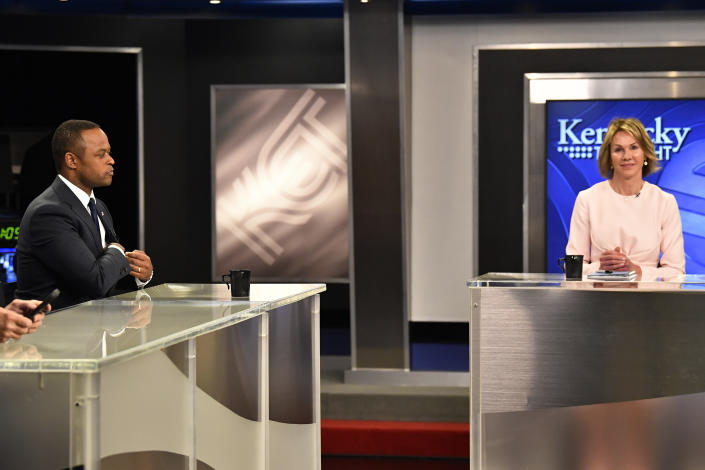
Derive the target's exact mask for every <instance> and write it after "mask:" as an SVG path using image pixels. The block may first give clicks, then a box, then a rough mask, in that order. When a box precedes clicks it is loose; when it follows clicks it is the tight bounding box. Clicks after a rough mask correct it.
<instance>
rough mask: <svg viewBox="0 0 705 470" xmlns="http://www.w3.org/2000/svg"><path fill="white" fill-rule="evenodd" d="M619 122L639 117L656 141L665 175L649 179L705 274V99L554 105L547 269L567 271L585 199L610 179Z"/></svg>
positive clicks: (694, 267) (691, 261)
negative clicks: (607, 166) (603, 158)
mask: <svg viewBox="0 0 705 470" xmlns="http://www.w3.org/2000/svg"><path fill="white" fill-rule="evenodd" d="M615 117H623V118H625V117H635V118H638V119H639V120H640V121H641V122H642V123H644V126H645V127H646V129H647V131H648V132H649V135H650V136H651V139H652V140H653V142H654V147H655V150H656V156H657V157H658V158H659V159H660V161H661V162H660V163H661V167H662V169H661V171H658V172H656V173H653V174H651V175H649V176H647V177H646V178H645V179H646V180H647V181H649V182H650V183H653V184H656V185H658V186H659V187H660V188H661V189H663V190H664V191H667V192H669V193H671V194H673V195H674V196H675V198H676V201H677V202H678V207H679V209H680V215H681V222H682V224H683V241H684V244H685V262H686V265H685V269H686V273H688V274H696V273H697V274H702V273H705V99H703V100H700V99H697V100H695V99H687V100H672V99H663V100H586V101H548V102H547V103H546V119H547V122H546V137H547V139H546V152H547V161H546V267H547V271H548V272H560V268H559V267H558V265H557V263H556V260H557V259H558V258H560V257H562V256H563V255H564V254H565V246H566V244H567V243H568V232H569V230H570V217H571V214H572V212H573V205H574V203H575V198H576V197H577V195H578V193H579V192H580V191H582V190H583V189H586V188H588V187H590V186H592V185H593V184H595V183H597V182H599V181H602V180H603V179H604V178H603V177H602V175H600V170H599V169H598V167H597V156H598V153H599V149H600V145H601V144H602V137H603V135H604V133H605V131H606V130H607V126H608V124H609V122H610V121H611V120H612V119H613V118H615Z"/></svg>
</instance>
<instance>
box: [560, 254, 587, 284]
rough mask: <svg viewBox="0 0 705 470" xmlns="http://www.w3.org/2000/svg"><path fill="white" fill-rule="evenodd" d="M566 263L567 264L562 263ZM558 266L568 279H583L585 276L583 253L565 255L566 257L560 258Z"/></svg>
mask: <svg viewBox="0 0 705 470" xmlns="http://www.w3.org/2000/svg"><path fill="white" fill-rule="evenodd" d="M561 261H563V262H564V263H565V266H564V265H563V264H561ZM558 266H560V268H561V269H562V270H563V272H564V273H565V278H566V279H582V278H583V255H565V258H559V259H558Z"/></svg>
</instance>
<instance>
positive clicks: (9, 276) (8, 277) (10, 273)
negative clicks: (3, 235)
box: [0, 248, 17, 283]
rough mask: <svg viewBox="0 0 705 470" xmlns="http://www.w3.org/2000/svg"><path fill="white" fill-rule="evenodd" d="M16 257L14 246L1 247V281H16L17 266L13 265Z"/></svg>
mask: <svg viewBox="0 0 705 470" xmlns="http://www.w3.org/2000/svg"><path fill="white" fill-rule="evenodd" d="M14 257H15V249H14V248H0V281H2V282H8V283H9V282H16V281H17V276H15V268H14V267H13V265H12V261H13V258H14Z"/></svg>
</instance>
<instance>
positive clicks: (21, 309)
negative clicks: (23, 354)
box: [0, 299, 51, 343]
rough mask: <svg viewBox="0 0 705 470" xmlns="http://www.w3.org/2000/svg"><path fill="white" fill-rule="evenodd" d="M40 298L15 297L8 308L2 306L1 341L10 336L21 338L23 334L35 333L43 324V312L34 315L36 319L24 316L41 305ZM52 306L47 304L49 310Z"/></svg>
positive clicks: (0, 319)
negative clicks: (23, 298) (24, 298)
mask: <svg viewBox="0 0 705 470" xmlns="http://www.w3.org/2000/svg"><path fill="white" fill-rule="evenodd" d="M40 303H41V302H40V301H39V300H19V299H15V300H13V301H12V302H10V304H9V305H8V306H7V307H6V308H2V307H0V342H1V343H4V342H5V341H7V340H8V339H10V338H13V339H20V338H21V337H22V335H26V334H28V333H34V332H35V331H37V328H39V327H40V326H41V325H42V320H44V314H43V313H37V314H36V315H34V321H32V320H30V319H29V318H27V317H25V316H24V313H29V312H31V311H32V310H34V309H35V308H37V307H38V306H39V304H40ZM49 310H51V306H49V305H47V311H49Z"/></svg>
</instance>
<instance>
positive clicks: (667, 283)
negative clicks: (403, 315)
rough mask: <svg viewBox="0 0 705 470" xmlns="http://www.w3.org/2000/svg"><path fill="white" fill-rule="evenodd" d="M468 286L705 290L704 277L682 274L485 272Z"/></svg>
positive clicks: (468, 283)
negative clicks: (613, 276)
mask: <svg viewBox="0 0 705 470" xmlns="http://www.w3.org/2000/svg"><path fill="white" fill-rule="evenodd" d="M467 285H468V287H564V288H573V289H630V290H631V289H640V290H660V291H661V290H705V274H684V275H680V276H676V277H674V278H672V279H661V278H657V279H645V280H635V281H595V280H592V279H587V278H586V277H585V276H583V278H582V280H573V279H566V278H565V274H556V273H487V274H483V275H482V276H478V277H476V278H473V279H471V280H469V281H468V282H467Z"/></svg>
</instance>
